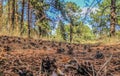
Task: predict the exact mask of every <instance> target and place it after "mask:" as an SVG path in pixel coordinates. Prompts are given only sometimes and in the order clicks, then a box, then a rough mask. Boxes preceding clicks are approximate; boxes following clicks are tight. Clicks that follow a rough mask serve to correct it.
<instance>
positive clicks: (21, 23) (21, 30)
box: [20, 0, 25, 35]
mask: <svg viewBox="0 0 120 76" xmlns="http://www.w3.org/2000/svg"><path fill="white" fill-rule="evenodd" d="M24 7H25V0H22V15H21V22H20V35H22V34H23V25H24V22H23V20H24Z"/></svg>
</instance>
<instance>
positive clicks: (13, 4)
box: [12, 0, 15, 31]
mask: <svg viewBox="0 0 120 76" xmlns="http://www.w3.org/2000/svg"><path fill="white" fill-rule="evenodd" d="M12 1H13V2H12V31H14V23H15V0H12Z"/></svg>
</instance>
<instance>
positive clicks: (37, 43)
mask: <svg viewBox="0 0 120 76" xmlns="http://www.w3.org/2000/svg"><path fill="white" fill-rule="evenodd" d="M46 57H49V59H55V60H56V62H55V66H57V68H59V69H60V71H62V72H63V73H64V75H63V76H65V75H66V76H120V44H114V45H100V44H73V43H72V44H70V43H64V42H55V41H45V40H35V39H28V38H19V37H10V36H0V76H47V75H45V74H46V72H43V73H42V74H41V64H42V59H44V58H46ZM70 62H73V63H74V64H78V65H80V66H84V68H89V66H90V67H91V66H92V68H93V69H92V71H88V70H87V71H88V72H89V74H83V73H82V72H80V71H78V70H76V69H73V68H72V69H70V70H68V69H69V68H66V66H67V65H68V64H70V65H72V64H71V63H70ZM89 64H90V65H89ZM72 66H76V65H72ZM77 67H78V66H77ZM77 67H75V68H77ZM84 68H83V69H84ZM66 69H67V71H65V70H66ZM77 69H78V68H77ZM76 71H77V74H76ZM21 72H26V73H28V74H24V75H22V74H20V73H21ZM83 72H84V73H85V71H83ZM91 72H92V73H91ZM44 73H45V74H44ZM93 73H96V74H95V75H94V74H93ZM49 75H50V74H49ZM49 75H48V76H49ZM51 75H52V76H57V75H55V74H53V73H52V74H51ZM51 75H50V76H51ZM61 76H62V75H61Z"/></svg>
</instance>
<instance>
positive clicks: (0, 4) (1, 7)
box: [0, 0, 3, 17]
mask: <svg viewBox="0 0 120 76" xmlns="http://www.w3.org/2000/svg"><path fill="white" fill-rule="evenodd" d="M2 13H3V0H0V17H1V16H2Z"/></svg>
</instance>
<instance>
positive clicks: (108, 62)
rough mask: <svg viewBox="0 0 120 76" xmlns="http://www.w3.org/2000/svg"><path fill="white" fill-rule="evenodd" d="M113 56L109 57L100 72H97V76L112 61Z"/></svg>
mask: <svg viewBox="0 0 120 76" xmlns="http://www.w3.org/2000/svg"><path fill="white" fill-rule="evenodd" d="M112 57H113V55H111V56H110V58H109V59H108V60H107V61H106V62H105V63H104V64H103V66H102V67H101V68H100V70H99V71H98V72H97V75H96V76H98V75H99V73H100V71H101V70H102V69H103V68H104V67H105V66H106V65H107V64H108V63H109V62H110V60H111V59H112Z"/></svg>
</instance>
